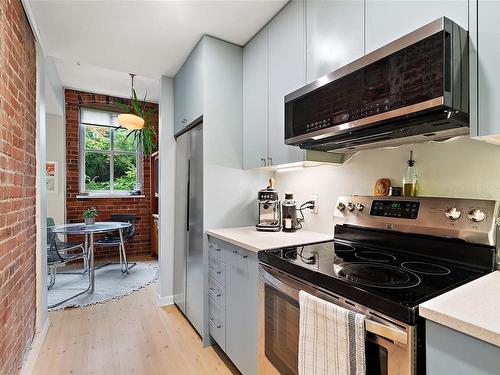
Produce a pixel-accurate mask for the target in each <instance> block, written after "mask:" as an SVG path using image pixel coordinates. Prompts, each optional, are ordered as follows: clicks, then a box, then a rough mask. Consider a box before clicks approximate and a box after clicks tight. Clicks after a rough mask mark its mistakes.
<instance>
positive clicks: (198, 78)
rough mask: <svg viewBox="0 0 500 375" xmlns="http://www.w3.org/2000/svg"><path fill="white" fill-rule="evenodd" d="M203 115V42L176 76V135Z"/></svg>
mask: <svg viewBox="0 0 500 375" xmlns="http://www.w3.org/2000/svg"><path fill="white" fill-rule="evenodd" d="M202 114H203V41H202V42H200V43H198V45H197V46H196V47H195V49H194V50H193V52H191V54H190V55H189V57H188V58H187V60H186V62H185V63H184V65H183V66H182V68H181V69H180V70H179V72H178V73H177V74H176V76H175V80H174V121H175V123H174V129H175V133H178V132H179V131H181V130H182V129H183V128H184V127H186V126H187V125H189V124H190V123H191V122H193V121H194V120H196V119H197V118H198V117H200V116H201V115H202Z"/></svg>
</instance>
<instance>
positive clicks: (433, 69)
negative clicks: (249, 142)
mask: <svg viewBox="0 0 500 375" xmlns="http://www.w3.org/2000/svg"><path fill="white" fill-rule="evenodd" d="M468 59H469V57H468V35H467V32H466V31H465V30H463V29H462V28H461V27H460V26H458V25H457V24H455V23H454V22H452V21H451V20H449V19H447V18H445V17H443V18H440V19H438V20H436V21H434V22H431V23H429V24H427V25H425V26H424V27H422V28H420V29H418V30H415V31H413V32H412V33H410V34H408V35H406V36H403V37H401V38H399V39H397V40H395V41H394V42H392V43H390V44H388V45H386V46H384V47H382V48H380V49H378V50H376V51H373V52H371V53H369V54H367V55H365V56H363V57H361V58H359V59H358V60H355V61H354V62H352V63H350V64H348V65H345V66H343V67H341V68H339V69H338V70H336V71H334V72H332V73H330V74H328V75H326V76H323V77H321V78H319V79H318V80H317V81H314V82H311V83H310V84H308V85H307V86H304V87H302V88H301V89H299V90H297V91H295V92H292V93H291V94H289V95H287V96H286V97H285V143H286V144H288V145H298V146H300V147H301V148H304V149H309V150H318V151H339V152H349V151H353V150H360V149H366V148H374V147H382V146H396V145H401V144H406V143H414V142H422V141H426V140H431V139H434V140H440V139H447V138H450V137H453V136H456V135H461V134H468V132H469V65H468Z"/></svg>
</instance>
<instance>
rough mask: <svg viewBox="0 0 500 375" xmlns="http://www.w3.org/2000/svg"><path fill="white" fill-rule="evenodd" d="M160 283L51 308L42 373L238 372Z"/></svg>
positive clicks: (38, 373) (40, 360) (39, 368)
mask: <svg viewBox="0 0 500 375" xmlns="http://www.w3.org/2000/svg"><path fill="white" fill-rule="evenodd" d="M155 293H156V285H154V284H153V285H150V286H148V287H146V288H144V289H142V290H139V291H137V292H135V293H133V294H132V295H130V296H127V297H123V298H122V299H120V300H117V301H112V302H108V303H104V304H99V305H94V306H89V307H85V308H82V309H79V308H77V309H66V310H64V311H56V312H51V313H49V317H50V320H51V323H50V328H49V331H48V334H47V338H46V339H45V342H44V344H43V347H42V350H41V353H40V356H39V358H38V360H37V363H36V366H35V369H36V370H35V373H34V374H36V375H47V374H50V375H59V374H76V375H79V374H106V375H108V374H109V375H111V374H141V375H142V374H162V375H163V374H165V375H168V374H237V373H238V371H237V370H236V369H235V367H234V366H233V365H232V364H231V363H230V362H229V361H228V360H227V357H225V355H224V353H222V352H221V350H220V349H218V348H214V347H208V348H205V349H204V348H203V347H202V343H201V339H200V337H199V336H198V335H197V334H196V333H195V331H194V329H193V328H192V327H191V325H190V324H189V323H188V322H187V320H186V319H185V318H184V316H183V315H182V313H181V312H180V311H179V310H178V309H177V308H176V307H175V306H167V307H163V308H160V307H158V306H157V305H156V302H155Z"/></svg>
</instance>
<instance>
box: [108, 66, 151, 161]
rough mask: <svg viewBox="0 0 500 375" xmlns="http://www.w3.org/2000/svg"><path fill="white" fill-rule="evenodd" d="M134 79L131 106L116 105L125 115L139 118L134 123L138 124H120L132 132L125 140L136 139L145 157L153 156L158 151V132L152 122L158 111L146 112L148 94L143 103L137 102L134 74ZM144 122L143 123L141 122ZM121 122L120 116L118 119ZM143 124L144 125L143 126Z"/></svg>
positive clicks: (132, 75) (135, 141)
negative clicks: (154, 114)
mask: <svg viewBox="0 0 500 375" xmlns="http://www.w3.org/2000/svg"><path fill="white" fill-rule="evenodd" d="M130 76H131V77H132V96H131V98H130V101H129V104H125V103H121V102H115V105H116V106H117V107H119V108H120V109H122V110H123V111H124V113H125V114H130V115H135V116H137V117H138V118H134V119H133V120H134V121H138V124H137V125H136V124H131V125H130V126H127V125H124V124H121V123H120V126H121V127H122V128H124V129H128V130H130V132H129V133H128V134H127V137H126V138H125V139H128V138H129V137H134V143H136V144H141V145H142V152H143V154H144V156H151V154H152V153H154V152H155V151H156V138H157V134H156V130H155V127H154V125H153V122H152V120H151V116H152V115H153V113H155V112H156V111H157V109H156V108H153V109H150V110H148V111H146V98H147V93H146V95H144V99H143V100H142V102H139V100H137V93H136V92H135V89H134V76H135V75H134V74H130ZM141 120H142V121H141ZM118 122H120V116H119V118H118ZM142 123H143V124H142Z"/></svg>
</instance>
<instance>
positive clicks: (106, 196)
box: [76, 194, 146, 199]
mask: <svg viewBox="0 0 500 375" xmlns="http://www.w3.org/2000/svg"><path fill="white" fill-rule="evenodd" d="M130 198H146V196H145V195H127V194H88V195H77V196H76V199H130Z"/></svg>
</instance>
